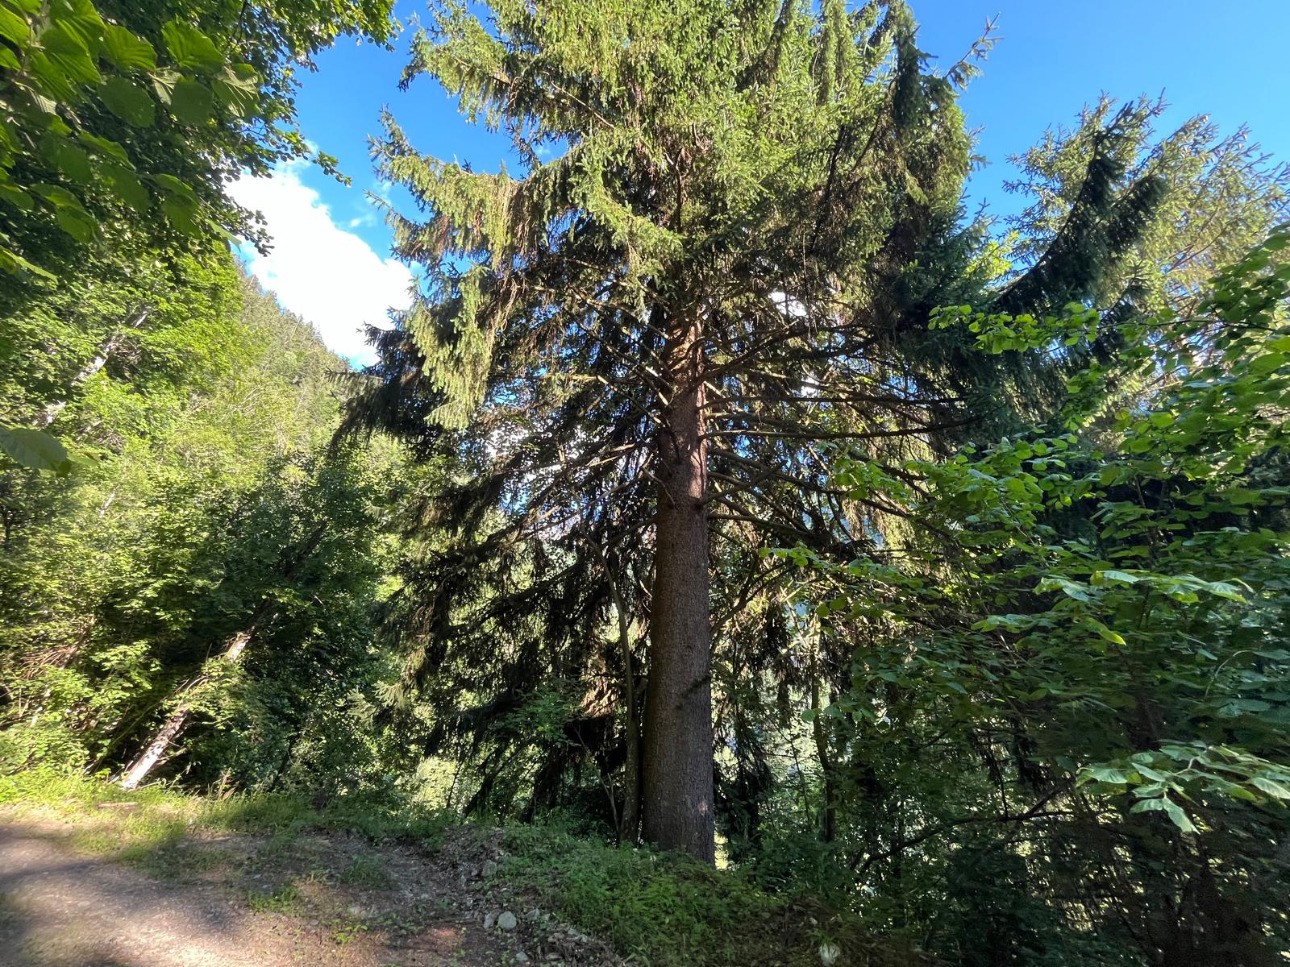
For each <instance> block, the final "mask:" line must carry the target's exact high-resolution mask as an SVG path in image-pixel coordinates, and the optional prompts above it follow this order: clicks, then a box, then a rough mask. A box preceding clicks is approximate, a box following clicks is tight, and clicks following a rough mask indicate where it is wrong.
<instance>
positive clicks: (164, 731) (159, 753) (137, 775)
mask: <svg viewBox="0 0 1290 967" xmlns="http://www.w3.org/2000/svg"><path fill="white" fill-rule="evenodd" d="M254 634H255V626H254V625H252V626H251V628H249V629H248V630H246V631H239V632H238V633H237V634H235V635H234V636H233V637H232V638H230V639H229V640H228V644H227V645H226V646H225V648H224V654H223V658H224V660H225V661H226V662H228V663H229V664H236V663H237V660H238V659H239V658H241V657H242V652H243V651H245V650H246V646H247V644H248V643H249V642H250V640H251V636H252V635H254ZM208 680H209V679H208V678H207V676H205V675H202V676H199V677H198V678H196V679H194V680H193V681H191V682H189V683H188V684H187V685H185V686H184V687H183V688H182V689H180V692H181V693H183V694H187V693H191V692H192V691H194V690H195V689H196V688H198V687H200V686H201V685H203V684H205V683H206V682H207V681H208ZM191 710H192V705H191V704H190V703H189V702H186V701H184V702H180V703H179V705H177V706H176V707H175V710H174V711H173V712H171V713H170V715H168V716H167V717H166V721H165V722H163V723H162V725H161V728H160V729H158V730H157V734H156V735H155V736H154V737H153V739H152V741H151V742H149V743H148V744H147V745H146V746H144V749H143V751H142V752H140V753H139V755H138V756H137V757H136V758H135V760H134V761H133V762H131V763H130V765H129V766H128V767H126V770H125V771H124V772H122V773H121V775H120V777H118V779H117V784H118V785H120V787H121V788H122V789H134V788H135V787H136V786H138V785H139V783H141V782H143V780H144V779H146V778H147V776H148V773H150V772H151V771H152V770H153V768H154V767H156V765H157V764H158V763H159V762H161V761H162V760H163V759H164V758H165V757H166V753H167V752H168V751H169V750H170V747H171V746H172V745H174V743H175V740H176V739H177V738H179V736H180V734H181V733H182V732H183V731H184V727H185V726H186V725H187V724H188V713H189V712H190V711H191Z"/></svg>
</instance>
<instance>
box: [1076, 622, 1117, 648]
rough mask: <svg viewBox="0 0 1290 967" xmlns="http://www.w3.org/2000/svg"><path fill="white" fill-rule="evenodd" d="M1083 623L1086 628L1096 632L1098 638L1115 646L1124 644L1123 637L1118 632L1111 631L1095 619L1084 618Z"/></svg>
mask: <svg viewBox="0 0 1290 967" xmlns="http://www.w3.org/2000/svg"><path fill="white" fill-rule="evenodd" d="M1084 623H1085V624H1086V625H1087V626H1088V627H1090V628H1092V629H1093V630H1094V631H1096V632H1097V633H1098V635H1099V637H1101V638H1104V639H1106V640H1107V641H1109V642H1111V643H1112V644H1116V645H1122V644H1124V637H1123V636H1122V635H1121V634H1120V633H1119V632H1118V631H1112V630H1111V629H1110V628H1108V627H1107V626H1106V625H1104V624H1102V622H1100V621H1098V620H1097V619H1096V618H1085V619H1084Z"/></svg>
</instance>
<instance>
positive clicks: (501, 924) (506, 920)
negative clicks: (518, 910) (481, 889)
mask: <svg viewBox="0 0 1290 967" xmlns="http://www.w3.org/2000/svg"><path fill="white" fill-rule="evenodd" d="M497 928H498V929H499V930H514V929H515V914H513V913H511V911H510V910H503V911H502V914H501V916H499V917H498V918H497Z"/></svg>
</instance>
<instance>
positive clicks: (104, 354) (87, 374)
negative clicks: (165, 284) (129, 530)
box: [35, 309, 151, 517]
mask: <svg viewBox="0 0 1290 967" xmlns="http://www.w3.org/2000/svg"><path fill="white" fill-rule="evenodd" d="M150 312H151V310H150V309H144V310H143V311H142V312H140V313H139V314H138V315H137V316H135V318H134V321H133V322H131V323H130V324H129V326H127V328H129V329H139V328H140V327H142V326H143V324H144V323H145V322H147V321H148V314H149V313H150ZM121 336H122V334H121V333H120V332H119V331H118V332H114V333H112V335H111V337H109V339H108V341H107V342H105V343H104V344H103V348H102V349H100V350H99V352H98V355H97V356H95V357H94V358H93V359H91V360H90V361H89V362H88V363H86V364H85V365H84V366H82V367H81V371H80V372H79V373H77V374H76V378H75V379H73V380H72V385H71V387H70V389H73V390H75V389H78V388H80V386H81V385H82V384H84V383H86V382H88V381H89V380H90V379H92V378H93V377H94V376H95V375H97V374H98V372H99V370H101V369H102V368H103V367H104V366H106V365H107V361H108V360H109V359H111V358H112V354H113V353H114V352H116V347H117V346H118V345H120V343H121ZM68 395H70V394H68ZM67 402H68V401H67V400H55V401H54V402H52V403H49V404H47V405H46V406H45V408H44V409H43V410H41V411H40V413H39V415H37V417H36V421H35V423H36V429H37V430H43V429H45V428H46V427H48V426H49V424H51V423H53V422H54V420H56V419H58V414H59V413H62V412H63V410H64V409H66V408H67ZM99 516H100V517H101V516H103V515H102V514H100V515H99Z"/></svg>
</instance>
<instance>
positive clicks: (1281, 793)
mask: <svg viewBox="0 0 1290 967" xmlns="http://www.w3.org/2000/svg"><path fill="white" fill-rule="evenodd" d="M1250 785H1251V786H1253V787H1254V788H1256V789H1258V790H1261V791H1262V792H1266V793H1267V794H1268V795H1269V796H1274V797H1275V798H1277V799H1290V788H1287V787H1286V786H1283V785H1282V784H1281V783H1279V782H1273V781H1272V780H1271V779H1265V778H1264V777H1263V776H1255V777H1254V778H1252V779H1251V780H1250Z"/></svg>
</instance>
